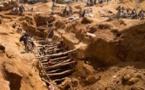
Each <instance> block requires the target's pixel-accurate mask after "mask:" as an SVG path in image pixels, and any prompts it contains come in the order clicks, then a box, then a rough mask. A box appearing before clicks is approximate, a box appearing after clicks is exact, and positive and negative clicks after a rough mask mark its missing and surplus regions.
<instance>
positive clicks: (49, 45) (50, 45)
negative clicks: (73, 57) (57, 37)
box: [37, 44, 59, 48]
mask: <svg viewBox="0 0 145 90" xmlns="http://www.w3.org/2000/svg"><path fill="white" fill-rule="evenodd" d="M58 45H59V44H54V45H53V44H48V45H37V47H40V48H41V47H53V46H58Z"/></svg>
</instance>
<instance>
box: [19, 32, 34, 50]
mask: <svg viewBox="0 0 145 90" xmlns="http://www.w3.org/2000/svg"><path fill="white" fill-rule="evenodd" d="M32 37H33V36H32V35H29V34H27V33H24V34H23V35H22V36H21V37H20V39H19V41H20V42H23V43H24V46H25V51H26V52H29V51H30V50H32V49H34V46H35V45H34V43H33V41H32V40H31V38H32ZM29 45H31V48H30V47H29Z"/></svg>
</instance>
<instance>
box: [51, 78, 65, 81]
mask: <svg viewBox="0 0 145 90" xmlns="http://www.w3.org/2000/svg"><path fill="white" fill-rule="evenodd" d="M63 80H65V78H60V79H54V80H53V81H54V82H60V81H63Z"/></svg>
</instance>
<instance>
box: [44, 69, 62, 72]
mask: <svg viewBox="0 0 145 90" xmlns="http://www.w3.org/2000/svg"><path fill="white" fill-rule="evenodd" d="M60 70H63V69H60V68H58V69H54V70H50V71H46V72H47V73H54V72H58V71H60Z"/></svg>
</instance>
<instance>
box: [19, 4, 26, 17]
mask: <svg viewBox="0 0 145 90" xmlns="http://www.w3.org/2000/svg"><path fill="white" fill-rule="evenodd" d="M24 10H25V9H24V7H23V6H22V5H21V6H19V14H20V15H22V14H23V12H24Z"/></svg>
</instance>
